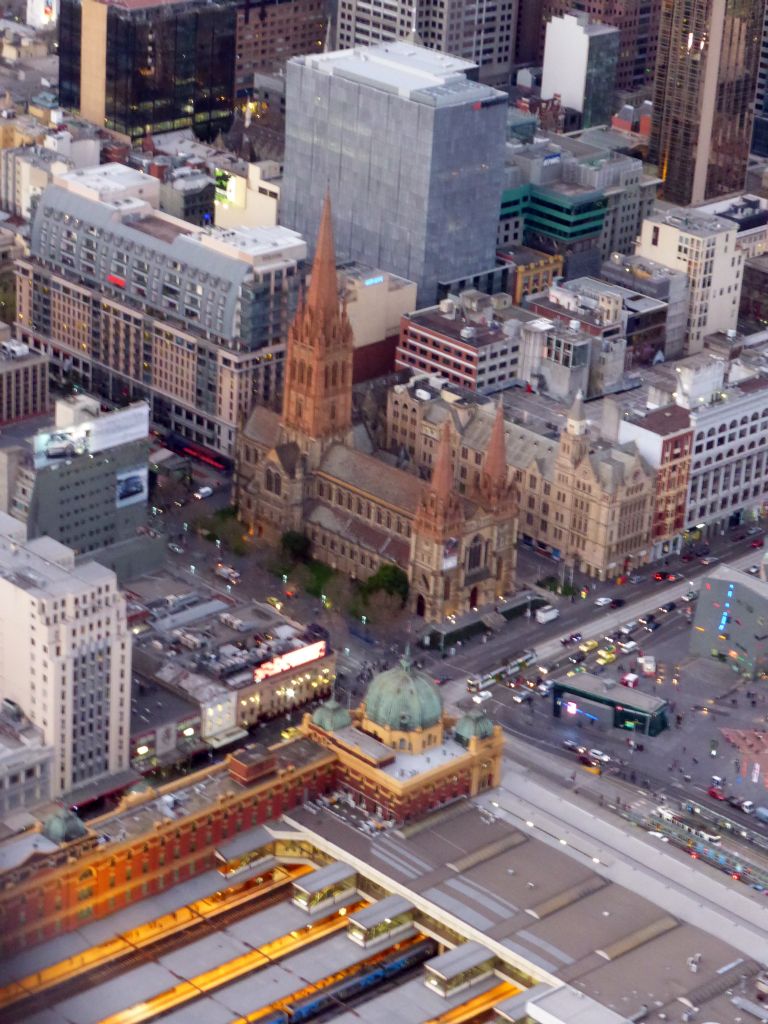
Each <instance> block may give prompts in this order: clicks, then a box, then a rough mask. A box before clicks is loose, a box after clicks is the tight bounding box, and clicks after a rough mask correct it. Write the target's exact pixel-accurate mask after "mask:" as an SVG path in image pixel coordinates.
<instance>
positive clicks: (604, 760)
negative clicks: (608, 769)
mask: <svg viewBox="0 0 768 1024" xmlns="http://www.w3.org/2000/svg"><path fill="white" fill-rule="evenodd" d="M589 756H590V757H592V758H594V759H595V761H599V762H600V763H601V764H608V762H609V761H610V760H611V759H610V757H609V755H608V754H606V753H605V752H604V751H602V750H597V749H596V748H595V747H592V748H591V749H590V750H589Z"/></svg>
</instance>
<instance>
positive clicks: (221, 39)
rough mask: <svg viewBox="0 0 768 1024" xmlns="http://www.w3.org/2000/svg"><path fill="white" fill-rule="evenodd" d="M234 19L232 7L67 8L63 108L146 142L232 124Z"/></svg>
mask: <svg viewBox="0 0 768 1024" xmlns="http://www.w3.org/2000/svg"><path fill="white" fill-rule="evenodd" d="M235 17H236V11H235V6H234V4H233V3H229V2H227V0H165V2H160V0H158V2H153V0H62V4H61V13H60V16H59V20H60V33H59V96H60V101H61V105H62V106H63V107H68V108H70V109H72V110H77V111H79V112H80V113H81V114H82V115H83V117H86V118H87V119H88V120H89V121H93V123H94V124H96V125H98V126H99V127H104V128H109V129H111V130H112V131H115V132H119V133H120V134H121V135H128V136H130V137H131V138H132V139H136V138H141V137H143V136H144V135H146V134H148V133H151V132H154V133H160V132H170V131H175V130H176V129H178V128H194V130H195V132H196V133H197V134H198V135H200V136H201V137H204V138H213V137H214V136H215V135H216V134H217V133H218V132H219V131H220V130H224V131H226V129H227V128H228V127H229V125H230V123H231V120H232V108H233V104H234V77H235V60H234V53H235Z"/></svg>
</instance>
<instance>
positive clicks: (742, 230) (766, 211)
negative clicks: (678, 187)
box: [696, 193, 768, 260]
mask: <svg viewBox="0 0 768 1024" xmlns="http://www.w3.org/2000/svg"><path fill="white" fill-rule="evenodd" d="M696 209H697V210H700V211H701V213H703V214H706V215H707V216H709V217H716V218H718V219H725V220H731V221H733V223H734V224H735V225H736V227H737V233H736V244H737V245H738V247H739V249H741V251H742V252H743V253H744V259H746V260H749V259H752V258H753V257H754V256H760V255H762V254H763V253H764V252H766V251H767V250H768V199H766V198H763V197H762V196H753V195H750V194H749V193H747V194H746V195H741V196H736V197H735V198H734V197H731V198H730V199H723V200H721V201H720V202H716V203H704V204H701V205H700V206H697V207H696Z"/></svg>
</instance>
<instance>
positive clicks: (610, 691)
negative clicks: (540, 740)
mask: <svg viewBox="0 0 768 1024" xmlns="http://www.w3.org/2000/svg"><path fill="white" fill-rule="evenodd" d="M763 586H765V587H766V591H768V584H763ZM554 683H555V685H556V686H557V685H562V686H567V687H568V689H569V690H578V691H579V692H581V693H585V694H587V695H591V696H593V697H601V698H603V699H604V700H617V701H619V702H620V703H621V704H623V705H624V706H625V707H628V708H635V709H637V710H638V711H645V712H647V713H648V714H653V713H654V712H657V711H661V710H662V708H665V707H666V706H667V704H668V701H666V700H664V698H663V697H655V696H654V695H653V694H651V693H643V691H642V690H628V689H627V688H626V687H624V686H621V685H620V684H619V683H618V682H617V681H616V680H615V679H610V678H609V677H607V676H593V675H592V673H591V672H580V673H579V674H578V675H576V676H573V678H571V679H555V680H554Z"/></svg>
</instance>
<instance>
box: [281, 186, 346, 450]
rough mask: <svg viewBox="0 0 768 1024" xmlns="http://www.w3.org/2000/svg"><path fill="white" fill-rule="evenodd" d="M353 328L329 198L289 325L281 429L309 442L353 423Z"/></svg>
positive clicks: (334, 436)
mask: <svg viewBox="0 0 768 1024" xmlns="http://www.w3.org/2000/svg"><path fill="white" fill-rule="evenodd" d="M352 355H353V338H352V328H351V326H350V323H349V318H348V317H347V312H346V309H345V308H344V307H341V306H340V303H339V295H338V284H337V277H336V256H335V250H334V245H333V223H332V220H331V200H330V197H329V196H328V195H326V197H325V201H324V203H323V214H322V217H321V220H320V230H319V232H318V236H317V247H316V250H315V259H314V262H313V264H312V273H311V276H310V281H309V288H308V290H307V294H306V297H302V298H300V299H299V304H298V308H297V310H296V317H295V319H294V321H293V323H292V324H291V326H290V328H289V329H288V345H287V352H286V371H285V384H284V389H283V415H282V427H283V434H284V435H285V436H287V438H288V439H290V440H294V441H296V443H297V444H298V445H299V447H300V448H302V449H303V450H304V449H307V448H308V447H309V444H308V442H309V441H310V440H311V441H319V442H327V441H333V440H342V439H343V438H344V437H345V436H346V434H347V432H348V431H349V429H350V427H351V425H352Z"/></svg>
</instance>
